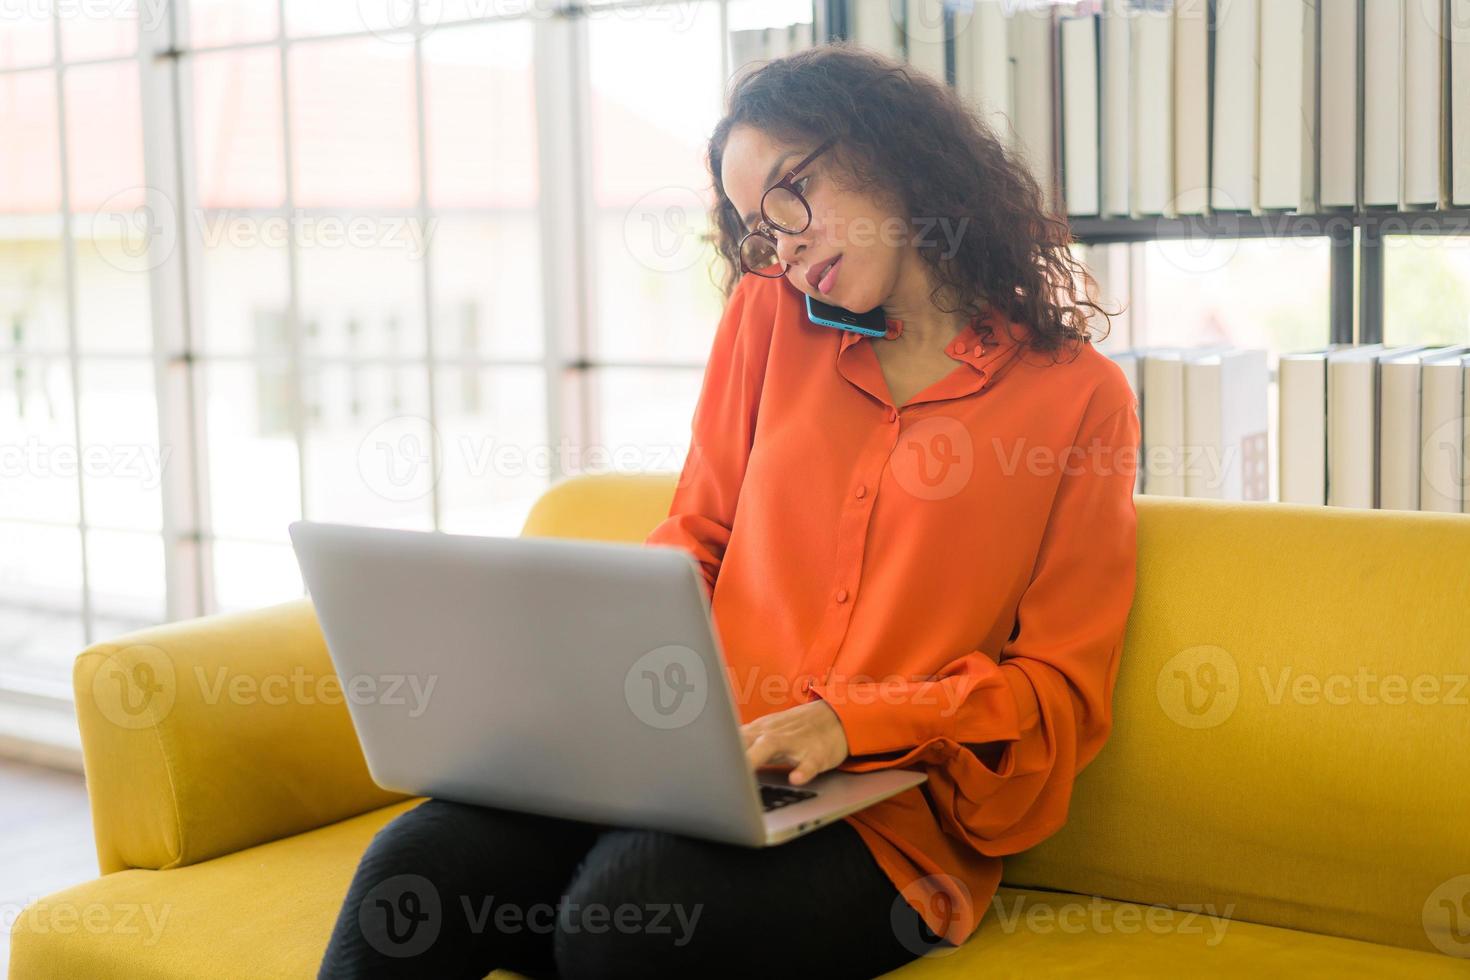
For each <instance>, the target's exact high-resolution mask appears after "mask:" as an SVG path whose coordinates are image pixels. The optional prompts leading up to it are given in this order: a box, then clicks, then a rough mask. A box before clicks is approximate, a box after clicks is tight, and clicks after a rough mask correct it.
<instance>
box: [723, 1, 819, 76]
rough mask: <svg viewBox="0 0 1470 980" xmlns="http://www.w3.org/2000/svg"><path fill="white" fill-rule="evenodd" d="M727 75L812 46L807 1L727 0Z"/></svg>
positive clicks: (810, 18)
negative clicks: (728, 3) (754, 63)
mask: <svg viewBox="0 0 1470 980" xmlns="http://www.w3.org/2000/svg"><path fill="white" fill-rule="evenodd" d="M729 25H730V39H729V44H730V51H729V53H730V74H731V75H734V74H737V73H738V72H739V71H740V69H741V67H743V66H744V65H745V64H747V63H748V62H751V61H764V60H766V59H767V58H779V57H781V56H782V55H785V54H790V53H791V52H793V51H800V50H801V49H802V48H809V47H811V46H812V4H811V3H810V0H730V13H729Z"/></svg>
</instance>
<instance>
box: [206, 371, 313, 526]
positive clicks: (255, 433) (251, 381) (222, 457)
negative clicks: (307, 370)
mask: <svg viewBox="0 0 1470 980" xmlns="http://www.w3.org/2000/svg"><path fill="white" fill-rule="evenodd" d="M287 365H288V362H287V361H286V360H284V359H282V358H267V359H263V360H261V361H259V362H257V363H253V364H210V365H209V366H208V367H207V368H206V370H205V382H206V383H205V385H204V391H205V393H206V397H207V399H208V402H207V406H206V409H205V410H206V412H207V413H208V430H207V433H208V440H209V506H210V514H211V517H212V519H213V525H212V531H213V533H215V534H217V535H223V536H225V537H243V538H262V539H265V540H270V539H273V538H274V539H279V540H280V541H283V542H284V541H285V540H286V525H287V524H289V523H291V522H292V521H294V520H296V519H297V518H299V517H300V516H301V481H300V469H299V466H298V462H297V454H296V432H295V428H294V423H293V412H292V403H293V397H292V387H291V385H292V382H291V374H290V371H289V369H288V366H287ZM263 474H269V479H262V475H263Z"/></svg>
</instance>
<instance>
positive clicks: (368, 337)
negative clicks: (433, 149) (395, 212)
mask: <svg viewBox="0 0 1470 980" xmlns="http://www.w3.org/2000/svg"><path fill="white" fill-rule="evenodd" d="M302 220H314V221H315V223H314V225H312V228H313V229H314V230H313V231H312V232H311V233H307V232H306V231H305V230H304V229H301V230H298V232H297V234H298V239H297V240H298V242H299V243H300V250H299V251H298V253H297V257H298V267H299V269H300V272H301V278H300V286H301V321H302V330H303V332H304V334H305V347H306V350H307V351H308V352H312V353H320V354H329V355H348V356H352V357H365V356H391V357H401V356H421V355H422V354H423V351H424V326H423V324H424V306H423V303H424V301H423V286H424V278H423V276H424V273H423V236H422V234H421V231H420V229H421V228H422V226H421V224H420V222H419V220H418V219H417V218H416V217H410V218H383V217H375V216H373V215H371V214H358V215H352V216H346V217H343V218H338V217H336V216H327V217H321V218H318V219H302ZM333 224H335V225H336V227H338V228H344V229H345V228H353V229H360V234H359V233H358V232H356V231H353V232H349V233H348V234H346V235H345V236H344V235H342V234H341V233H338V232H332V233H327V229H328V228H329V227H330V226H331V225H333ZM356 242H361V243H363V244H360V245H359V244H355V243H356Z"/></svg>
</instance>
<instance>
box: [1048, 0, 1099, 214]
mask: <svg viewBox="0 0 1470 980" xmlns="http://www.w3.org/2000/svg"><path fill="white" fill-rule="evenodd" d="M1077 9H1078V10H1090V8H1089V7H1087V6H1086V5H1083V6H1081V7H1079V8H1077ZM1057 11H1058V13H1057V16H1058V21H1059V27H1058V29H1059V30H1060V32H1061V54H1062V181H1063V196H1064V199H1065V201H1066V204H1067V213H1068V214H1088V215H1095V214H1097V213H1098V211H1099V209H1100V207H1101V191H1100V187H1099V174H1098V101H1097V96H1098V84H1097V71H1098V62H1097V40H1098V37H1097V15H1096V14H1093V13H1090V12H1089V13H1077V12H1075V11H1070V10H1068V9H1067V8H1065V7H1059V8H1057Z"/></svg>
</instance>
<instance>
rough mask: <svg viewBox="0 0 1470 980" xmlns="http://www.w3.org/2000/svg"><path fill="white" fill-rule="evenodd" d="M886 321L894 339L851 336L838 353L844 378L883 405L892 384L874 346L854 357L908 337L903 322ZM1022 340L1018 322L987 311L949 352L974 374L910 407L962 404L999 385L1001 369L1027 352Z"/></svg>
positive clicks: (939, 386)
mask: <svg viewBox="0 0 1470 980" xmlns="http://www.w3.org/2000/svg"><path fill="white" fill-rule="evenodd" d="M884 319H885V320H886V321H887V323H888V333H887V334H886V335H884V336H883V337H881V338H879V337H869V336H867V335H866V334H860V333H857V332H855V331H851V330H846V331H843V333H842V342H841V344H840V345H839V346H838V348H837V371H838V373H839V374H841V375H842V376H843V377H845V378H847V379H848V380H849V381H850V382H852V383H853V384H855V385H857V386H858V387H859V388H861V389H863V390H864V391H866V392H868V394H870V395H872V396H873V397H875V398H877V399H879V400H880V401H881V400H883V393H884V392H886V390H887V383H886V382H885V381H883V380H882V369H881V368H880V367H879V366H878V359H877V356H876V354H875V353H874V352H873V350H872V347H871V345H869V346H868V349H867V350H865V351H852V352H851V353H849V351H850V349H851V348H852V347H854V346H855V345H857V344H860V343H862V342H864V341H873V342H878V341H887V340H894V339H897V338H898V337H899V336H901V335H902V334H903V321H902V320H900V319H896V318H894V317H885V318H884ZM1022 339H1023V338H1022V337H1021V336H1020V335H1019V330H1018V328H1017V325H1016V324H1015V323H1014V322H1013V321H1011V320H1010V319H1009V318H1007V317H1005V316H1003V315H1001V314H1000V313H998V312H996V311H995V310H992V309H987V310H985V311H984V312H983V313H981V314H980V315H979V316H976V317H974V318H972V319H971V320H970V322H969V323H967V324H965V326H964V327H963V328H961V330H960V331H959V333H957V334H955V337H954V339H953V340H951V341H950V342H949V344H948V345H946V347H945V353H946V354H948V355H949V358H950V360H953V361H958V362H959V363H961V364H964V365H966V366H968V367H969V368H970V371H969V372H967V373H966V374H960V375H956V376H954V377H952V378H945V379H943V380H942V381H940V382H936V383H935V384H934V385H932V386H930V388H928V389H925V392H924V393H923V395H924V397H922V398H919V397H916V398H914V399H913V400H911V401H909V402H907V403H906V405H912V404H915V403H917V402H921V401H935V400H939V399H943V398H957V397H959V396H961V395H966V394H970V393H971V392H975V391H979V390H980V389H981V388H984V387H986V386H987V385H988V384H989V383H990V382H991V381H992V380H993V379H995V378H996V377H997V376H998V372H999V370H1000V368H1001V367H1002V366H1003V365H1004V364H1006V363H1007V362H1009V361H1010V360H1011V359H1012V358H1013V357H1014V356H1015V355H1016V354H1017V353H1018V352H1019V351H1020V350H1021V349H1022V347H1023V345H1022V343H1021V341H1022Z"/></svg>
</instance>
